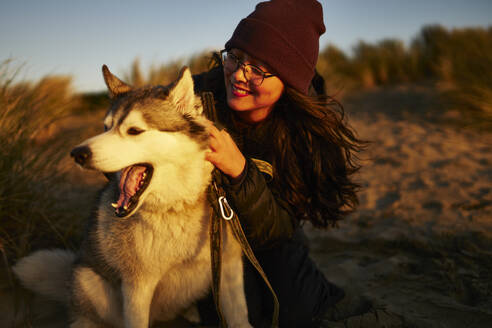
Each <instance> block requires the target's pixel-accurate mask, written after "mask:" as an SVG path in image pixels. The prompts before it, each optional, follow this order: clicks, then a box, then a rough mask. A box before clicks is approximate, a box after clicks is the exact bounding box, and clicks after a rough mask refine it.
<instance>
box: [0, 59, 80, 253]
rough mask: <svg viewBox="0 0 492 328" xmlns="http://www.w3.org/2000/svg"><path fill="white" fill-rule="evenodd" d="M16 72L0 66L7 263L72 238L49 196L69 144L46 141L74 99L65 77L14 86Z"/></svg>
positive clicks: (0, 201)
mask: <svg viewBox="0 0 492 328" xmlns="http://www.w3.org/2000/svg"><path fill="white" fill-rule="evenodd" d="M16 71H18V70H16V69H13V68H12V65H11V63H9V62H3V63H2V64H0V151H1V152H2V156H0V218H1V219H0V220H1V224H0V249H1V251H2V252H3V253H4V256H5V258H7V259H8V260H9V261H10V262H12V261H14V260H15V259H17V258H19V257H21V256H23V255H26V254H27V253H28V252H30V251H31V250H33V249H36V248H40V247H52V246H61V245H63V246H70V245H71V244H72V243H73V241H72V240H73V237H74V235H75V232H74V226H73V225H74V224H72V222H71V220H70V219H69V213H68V212H67V211H64V210H61V209H63V206H61V204H57V202H56V198H54V197H53V195H56V194H57V193H58V190H57V187H58V186H59V182H60V181H61V180H62V179H63V178H64V173H63V172H62V171H60V170H59V167H58V163H59V162H60V160H61V158H62V157H63V156H65V155H66V154H65V152H64V151H65V149H66V146H64V145H65V144H66V143H67V142H68V140H67V139H65V138H62V139H57V140H49V129H50V126H51V125H52V124H53V122H55V121H56V120H57V119H59V118H61V117H63V116H65V115H67V114H69V113H70V111H71V110H72V109H73V108H75V107H76V106H77V105H78V98H77V97H76V96H74V95H73V93H72V92H71V90H70V78H68V77H63V76H52V77H46V78H43V79H42V80H40V81H39V82H37V83H31V82H15V83H14V80H15V78H16V76H17V73H16ZM62 150H63V151H62Z"/></svg>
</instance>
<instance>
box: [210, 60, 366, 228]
mask: <svg viewBox="0 0 492 328" xmlns="http://www.w3.org/2000/svg"><path fill="white" fill-rule="evenodd" d="M212 60H213V62H214V65H215V68H213V69H212V71H215V73H214V72H212V71H211V72H210V73H212V75H213V77H211V79H209V81H210V82H211V83H209V84H208V85H209V87H211V89H212V90H214V91H216V93H215V94H216V95H217V102H218V104H217V105H218V107H222V106H224V107H225V108H227V100H226V99H225V90H224V88H225V87H224V79H223V71H222V65H221V61H220V57H219V56H218V55H214V57H213V59H212ZM211 80H213V81H211ZM219 111H220V109H219ZM222 112H225V113H221V114H222V117H223V118H224V119H225V120H226V121H227V120H230V119H232V116H233V113H232V111H231V110H226V111H222ZM268 121H269V123H268V136H269V137H267V138H264V140H263V142H264V144H263V145H264V147H268V148H269V149H270V151H271V152H272V153H273V157H272V163H271V164H272V165H273V168H274V179H273V181H272V182H271V183H272V185H273V189H274V190H273V191H274V192H275V193H276V194H278V195H279V196H280V197H281V198H282V199H283V200H284V201H285V202H287V203H288V204H289V205H290V206H291V208H292V210H293V211H294V214H295V216H296V218H297V219H298V221H299V222H301V221H306V220H307V221H310V222H311V223H312V224H313V225H314V226H315V227H318V228H326V227H328V225H330V224H331V225H335V223H336V222H337V221H339V220H340V219H342V218H343V217H344V216H345V215H346V214H348V213H349V212H350V211H352V210H353V209H355V207H356V206H357V205H358V197H357V194H356V192H357V191H358V189H359V188H360V186H359V184H357V183H355V182H354V181H352V180H351V176H352V175H353V174H354V173H355V172H357V171H358V170H359V168H360V166H359V164H358V163H357V159H358V158H357V153H358V152H360V151H361V150H363V148H364V146H365V144H366V142H365V141H362V140H360V139H358V138H357V136H356V135H355V133H354V132H353V130H352V129H351V128H350V127H349V126H348V124H347V122H346V121H345V119H344V109H343V106H342V105H341V104H340V103H339V102H338V101H336V100H335V99H334V98H332V97H330V96H327V95H326V94H325V90H324V79H323V78H322V77H321V76H320V75H319V74H317V73H316V74H315V77H314V78H313V83H312V85H311V89H310V92H309V95H305V94H303V93H301V92H299V91H297V90H296V89H294V88H292V87H290V86H288V85H285V88H284V93H283V95H282V96H281V97H280V99H279V101H278V102H277V104H276V105H275V108H274V110H273V111H272V113H271V118H270V119H269V120H268ZM258 129H261V124H259V126H258ZM272 135H273V136H275V137H274V138H271V136H272Z"/></svg>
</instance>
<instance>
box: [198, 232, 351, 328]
mask: <svg viewBox="0 0 492 328" xmlns="http://www.w3.org/2000/svg"><path fill="white" fill-rule="evenodd" d="M304 238H305V237H304V235H303V232H302V230H301V229H299V231H296V234H295V236H294V238H293V239H291V240H288V241H286V242H283V243H281V244H279V245H278V246H276V247H274V248H271V249H268V250H261V251H255V255H256V257H257V259H258V261H259V262H260V264H261V266H262V268H263V270H264V271H265V274H266V275H267V277H268V280H269V281H270V283H271V285H272V287H273V289H274V290H275V293H276V294H277V297H278V300H279V304H280V313H279V324H280V327H281V328H284V327H303V328H304V327H306V328H308V327H316V321H315V318H317V317H319V316H320V315H322V314H323V313H324V312H325V311H326V310H327V309H328V308H329V307H330V306H333V305H334V304H335V303H337V302H338V301H340V300H341V299H342V298H343V297H344V292H343V290H342V289H340V288H339V287H337V286H335V285H334V284H332V283H330V282H329V281H327V280H326V278H325V277H324V275H323V273H322V272H321V271H320V270H319V269H318V268H317V266H316V264H315V263H314V262H313V261H312V260H311V258H309V255H308V253H309V252H308V247H307V245H306V244H305V243H304V242H303V239H304ZM244 284H245V287H244V288H245V292H246V301H247V304H248V315H249V321H250V323H251V324H252V325H253V326H254V327H270V324H271V319H272V312H273V299H272V296H271V293H270V290H269V289H268V287H267V286H266V285H265V283H264V281H263V279H262V278H261V276H260V275H259V274H258V273H257V272H256V269H255V268H254V267H253V266H252V265H251V264H250V263H249V261H248V260H247V259H246V258H245V259H244ZM198 309H199V312H200V315H201V317H202V321H203V323H204V324H208V325H214V324H217V323H218V318H217V314H216V311H215V306H214V303H213V298H212V296H211V295H210V296H209V297H208V298H207V299H205V300H203V301H201V302H199V304H198Z"/></svg>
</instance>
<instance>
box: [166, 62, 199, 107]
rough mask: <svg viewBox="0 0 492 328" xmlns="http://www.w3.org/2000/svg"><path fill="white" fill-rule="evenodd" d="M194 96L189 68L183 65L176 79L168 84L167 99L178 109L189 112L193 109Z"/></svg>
mask: <svg viewBox="0 0 492 328" xmlns="http://www.w3.org/2000/svg"><path fill="white" fill-rule="evenodd" d="M195 98H196V96H195V91H194V89H193V78H192V77H191V72H190V69H189V68H188V67H186V66H184V67H183V68H182V69H181V71H180V72H179V77H178V79H177V80H176V81H175V82H174V83H173V84H172V85H171V86H170V90H169V99H170V100H171V101H172V103H173V105H174V106H175V107H176V108H177V109H178V110H179V111H181V112H182V113H189V112H190V111H192V110H195V108H194V107H195Z"/></svg>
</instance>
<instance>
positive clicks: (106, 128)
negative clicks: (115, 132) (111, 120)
mask: <svg viewBox="0 0 492 328" xmlns="http://www.w3.org/2000/svg"><path fill="white" fill-rule="evenodd" d="M108 130H109V128H108V126H107V125H106V124H104V132H106V131H108Z"/></svg>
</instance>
